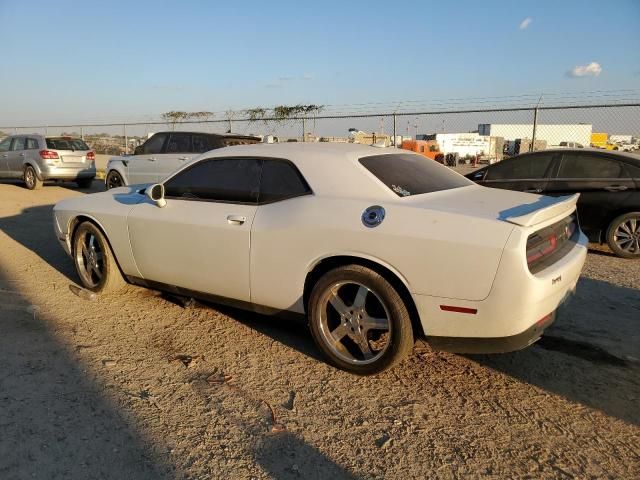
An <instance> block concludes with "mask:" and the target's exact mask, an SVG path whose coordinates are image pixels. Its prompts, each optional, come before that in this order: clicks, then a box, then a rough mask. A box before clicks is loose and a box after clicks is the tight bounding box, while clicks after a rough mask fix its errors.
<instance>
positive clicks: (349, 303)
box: [308, 265, 413, 375]
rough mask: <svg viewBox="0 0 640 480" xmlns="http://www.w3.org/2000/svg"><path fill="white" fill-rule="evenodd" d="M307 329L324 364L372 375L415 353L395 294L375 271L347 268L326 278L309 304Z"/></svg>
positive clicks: (404, 310)
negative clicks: (319, 351) (321, 355)
mask: <svg viewBox="0 0 640 480" xmlns="http://www.w3.org/2000/svg"><path fill="white" fill-rule="evenodd" d="M308 311H309V327H310V329H311V334H312V335H313V339H314V340H315V342H316V345H317V346H318V348H319V349H320V350H321V351H322V352H323V353H324V355H325V356H326V357H327V359H328V361H329V362H330V363H331V364H332V365H334V366H336V367H338V368H341V369H343V370H347V371H350V372H353V373H356V374H359V375H371V374H374V373H378V372H381V371H383V370H386V369H388V368H390V367H392V366H393V365H395V364H396V363H398V362H399V361H400V360H402V359H403V358H404V357H406V356H407V355H408V354H409V353H410V352H411V349H412V348H413V330H412V327H411V318H410V316H409V312H408V310H407V307H406V305H405V304H404V302H403V300H402V298H401V297H400V295H399V294H398V292H397V291H396V290H395V289H394V288H393V287H392V286H391V284H390V283H389V282H388V281H387V280H386V279H385V278H384V277H382V276H381V275H380V274H378V273H376V272H375V271H373V270H371V269H369V268H366V267H363V266H360V265H347V266H343V267H339V268H336V269H334V270H331V271H329V272H327V273H326V274H325V275H324V276H323V277H322V278H320V280H319V281H318V282H317V283H316V285H315V286H314V288H313V291H312V292H311V296H310V298H309V308H308Z"/></svg>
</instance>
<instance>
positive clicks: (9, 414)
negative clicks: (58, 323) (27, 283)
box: [0, 275, 173, 479]
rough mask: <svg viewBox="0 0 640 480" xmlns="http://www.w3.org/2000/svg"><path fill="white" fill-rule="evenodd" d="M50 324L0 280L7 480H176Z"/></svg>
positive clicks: (0, 410) (3, 473) (0, 412)
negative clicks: (88, 479)
mask: <svg viewBox="0 0 640 480" xmlns="http://www.w3.org/2000/svg"><path fill="white" fill-rule="evenodd" d="M50 325H51V323H50V319H49V318H47V317H46V316H41V315H40V314H38V312H37V311H36V312H35V313H34V309H33V307H32V306H31V304H30V302H29V301H28V299H27V298H25V297H24V296H23V294H22V293H21V292H19V291H16V287H15V286H13V285H12V283H11V282H10V281H9V280H8V279H7V278H5V277H4V275H0V330H1V331H2V334H0V365H2V368H1V370H0V392H1V393H0V428H1V431H2V436H1V437H0V477H2V478H42V479H56V478H61V479H63V478H64V479H66V478H113V479H122V478H153V479H162V478H172V477H173V474H172V472H173V467H172V466H171V465H169V464H167V463H165V462H164V461H163V460H162V459H161V458H160V457H159V456H158V455H157V454H156V453H155V452H156V451H157V450H154V446H152V445H149V444H148V443H147V442H146V441H145V439H144V438H143V436H142V435H140V434H139V433H138V432H137V431H136V429H135V427H134V426H133V425H132V422H133V420H130V419H126V418H124V417H123V416H122V414H121V412H120V411H119V409H118V407H117V405H113V404H112V403H111V402H110V401H109V400H108V399H107V398H106V396H105V394H104V388H103V387H100V386H99V385H96V384H95V383H94V382H93V381H92V380H91V379H90V378H89V374H88V373H87V369H86V367H84V366H83V365H82V364H80V363H79V361H78V360H77V359H75V358H74V355H73V352H70V351H69V349H68V348H67V347H66V346H64V345H63V344H61V343H60V342H59V341H58V339H56V337H55V334H54V333H53V332H52V331H51V330H50ZM156 448H157V446H156Z"/></svg>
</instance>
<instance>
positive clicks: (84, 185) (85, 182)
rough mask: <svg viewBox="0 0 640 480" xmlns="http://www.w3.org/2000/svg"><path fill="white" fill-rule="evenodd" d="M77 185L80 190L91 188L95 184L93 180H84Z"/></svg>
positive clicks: (78, 181) (77, 181) (77, 182)
mask: <svg viewBox="0 0 640 480" xmlns="http://www.w3.org/2000/svg"><path fill="white" fill-rule="evenodd" d="M76 184H77V185H78V188H89V187H91V184H93V178H82V179H80V180H76Z"/></svg>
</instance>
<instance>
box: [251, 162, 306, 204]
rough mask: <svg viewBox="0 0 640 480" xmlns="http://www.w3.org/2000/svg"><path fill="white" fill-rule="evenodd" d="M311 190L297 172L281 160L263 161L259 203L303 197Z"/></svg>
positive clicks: (289, 164)
mask: <svg viewBox="0 0 640 480" xmlns="http://www.w3.org/2000/svg"><path fill="white" fill-rule="evenodd" d="M310 191H311V190H310V189H309V186H308V185H307V182H306V181H305V180H304V179H303V178H302V176H301V175H300V173H298V170H297V169H296V168H295V167H294V166H293V165H292V164H291V163H289V162H286V161H283V160H264V163H263V167H262V180H261V181H260V203H265V202H276V201H278V200H284V199H286V198H292V197H298V196H300V195H305V194H307V193H309V192H310Z"/></svg>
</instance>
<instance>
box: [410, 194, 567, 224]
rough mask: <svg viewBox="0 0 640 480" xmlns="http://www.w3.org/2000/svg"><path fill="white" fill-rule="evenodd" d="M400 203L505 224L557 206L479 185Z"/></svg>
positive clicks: (536, 197)
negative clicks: (528, 214) (525, 215)
mask: <svg viewBox="0 0 640 480" xmlns="http://www.w3.org/2000/svg"><path fill="white" fill-rule="evenodd" d="M403 201H407V205H411V206H415V207H421V208H427V209H430V210H437V211H440V212H447V213H452V214H460V215H466V216H470V217H476V218H482V219H487V220H498V221H506V222H509V221H510V220H509V219H510V218H514V217H518V216H522V215H524V214H526V213H531V212H534V211H537V210H540V209H543V208H547V207H549V205H550V204H553V203H556V199H551V198H550V197H543V196H542V195H536V194H533V193H524V192H516V191H512V190H501V189H497V188H488V187H483V186H480V185H469V186H467V187H461V188H454V189H451V190H444V191H441V192H433V193H428V194H423V195H415V196H412V197H409V198H405V199H403ZM511 223H516V222H511Z"/></svg>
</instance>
